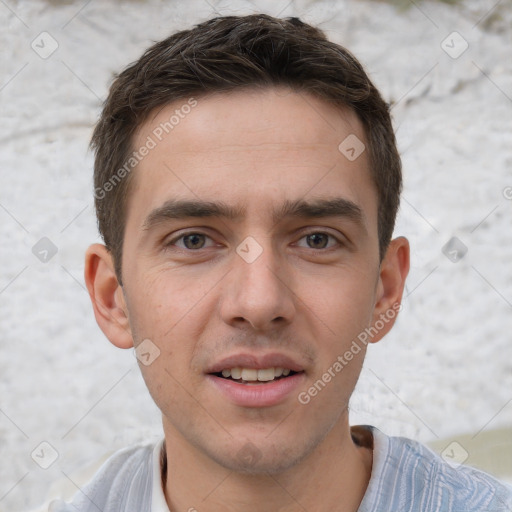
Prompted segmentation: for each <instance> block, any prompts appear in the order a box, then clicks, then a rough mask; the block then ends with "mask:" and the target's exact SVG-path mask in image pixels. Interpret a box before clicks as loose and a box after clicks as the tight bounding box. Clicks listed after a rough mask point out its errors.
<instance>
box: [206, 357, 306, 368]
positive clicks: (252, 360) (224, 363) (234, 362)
mask: <svg viewBox="0 0 512 512" xmlns="http://www.w3.org/2000/svg"><path fill="white" fill-rule="evenodd" d="M228 368H229V369H231V368H252V369H255V370H263V369H265V368H288V369H290V370H292V371H294V372H302V371H303V370H304V367H303V366H301V365H300V364H299V363H298V362H296V361H294V360H293V359H292V358H291V357H289V356H287V355H285V354H278V353H275V352H274V353H269V354H249V353H240V354H233V355H230V356H227V357H224V358H223V359H220V360H219V361H217V362H216V363H214V364H212V365H211V366H209V367H208V368H207V369H206V373H219V372H221V371H222V370H225V369H228Z"/></svg>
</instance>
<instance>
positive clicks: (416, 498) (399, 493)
mask: <svg viewBox="0 0 512 512" xmlns="http://www.w3.org/2000/svg"><path fill="white" fill-rule="evenodd" d="M358 428H359V429H361V428H363V429H366V430H367V431H368V432H371V434H372V435H373V467H372V473H371V478H370V481H369V484H368V488H367V490H366V493H365V495H364V497H363V500H362V502H361V504H360V506H359V509H358V512H388V511H389V512H484V511H485V512H512V487H510V486H508V485H506V484H503V483H501V482H499V481H498V480H496V479H495V478H493V477H491V476H490V475H488V474H486V473H484V472H482V471H478V470H476V469H473V468H471V467H469V466H462V465H460V466H456V467H453V465H451V464H448V463H447V462H445V461H444V460H443V459H442V458H441V457H439V456H438V455H436V454H435V453H434V452H433V451H431V450H430V449H429V448H427V447H426V446H424V445H422V444H420V443H418V442H416V441H412V440H410V439H406V438H403V437H388V436H386V435H385V434H383V433H382V432H381V431H380V430H378V429H377V428H375V427H370V426H365V427H358ZM162 449H163V440H162V441H160V442H158V443H156V444H155V445H149V444H146V445H137V446H133V447H130V448H125V449H123V450H120V451H118V452H116V453H115V454H114V455H112V456H111V457H110V458H109V459H108V460H107V461H106V462H105V463H104V464H103V466H102V467H101V468H100V469H99V471H98V472H97V473H96V475H95V476H94V478H93V479H92V481H91V482H90V483H89V484H88V485H87V486H85V487H84V488H83V489H82V490H81V491H79V492H78V493H77V494H76V495H75V497H74V498H73V500H72V501H71V503H65V502H63V501H60V500H55V501H54V502H52V504H50V508H49V512H77V511H78V512H98V510H100V511H102V512H169V508H168V506H167V503H166V500H165V496H164V493H163V490H162V484H161V481H162V479H161V469H162V467H161V464H162ZM193 505H194V504H192V509H193ZM197 506H199V505H198V504H197Z"/></svg>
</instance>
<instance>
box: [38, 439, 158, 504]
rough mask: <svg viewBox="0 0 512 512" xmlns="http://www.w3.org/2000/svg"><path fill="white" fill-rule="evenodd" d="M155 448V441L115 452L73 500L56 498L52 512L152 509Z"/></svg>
mask: <svg viewBox="0 0 512 512" xmlns="http://www.w3.org/2000/svg"><path fill="white" fill-rule="evenodd" d="M157 444H158V443H157ZM154 450H155V443H153V444H143V445H136V446H130V447H128V448H123V449H122V450H119V451H117V452H115V453H114V454H113V455H111V456H110V457H109V458H108V459H107V460H106V461H105V462H104V463H103V464H102V466H101V467H100V468H99V470H98V471H97V472H96V474H95V475H94V476H93V478H92V479H91V480H90V481H89V483H87V484H86V485H85V486H84V487H83V488H80V489H79V490H78V491H77V493H76V494H75V496H74V497H73V499H72V500H71V501H70V502H69V503H66V502H64V501H61V500H55V501H53V502H52V503H51V504H50V507H49V509H48V510H49V512H97V511H98V510H101V511H102V512H120V511H125V510H126V511H128V510H130V511H132V510H137V511H140V512H145V511H146V510H147V511H149V510H150V507H151V493H152V480H153V473H152V471H153V451H154Z"/></svg>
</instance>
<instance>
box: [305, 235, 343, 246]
mask: <svg viewBox="0 0 512 512" xmlns="http://www.w3.org/2000/svg"><path fill="white" fill-rule="evenodd" d="M303 240H304V241H305V243H306V245H304V243H301V242H302V241H303ZM339 244H340V242H339V241H338V240H337V239H336V238H334V236H332V235H330V234H328V233H322V232H315V233H309V234H308V235H306V236H303V237H302V238H301V239H300V240H299V242H298V243H297V245H298V246H299V247H308V248H309V249H330V248H331V247H334V246H336V245H339Z"/></svg>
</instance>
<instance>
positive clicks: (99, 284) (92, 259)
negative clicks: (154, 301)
mask: <svg viewBox="0 0 512 512" xmlns="http://www.w3.org/2000/svg"><path fill="white" fill-rule="evenodd" d="M84 277H85V283H86V285H87V290H88V291H89V296H90V298H91V302H92V307H93V309H94V316H95V317H96V322H97V323H98V325H99V327H100V328H101V330H102V331H103V332H104V334H105V336H106V337H107V338H108V339H109V340H110V342H111V343H112V344H114V345H115V346H116V347H119V348H131V347H133V338H132V334H131V330H130V324H129V319H128V311H127V308H126V303H125V300H124V295H123V290H122V288H121V285H120V284H119V281H118V280H117V276H116V273H115V270H114V262H113V260H112V255H111V253H110V252H109V251H108V249H107V248H106V247H105V246H104V245H102V244H93V245H91V246H90V247H89V248H88V249H87V252H86V255H85V271H84Z"/></svg>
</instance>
